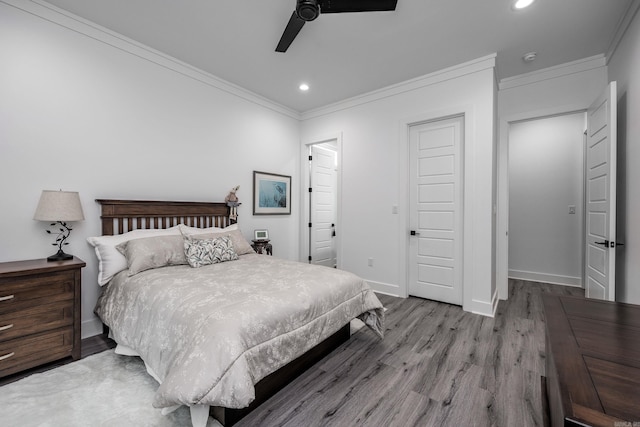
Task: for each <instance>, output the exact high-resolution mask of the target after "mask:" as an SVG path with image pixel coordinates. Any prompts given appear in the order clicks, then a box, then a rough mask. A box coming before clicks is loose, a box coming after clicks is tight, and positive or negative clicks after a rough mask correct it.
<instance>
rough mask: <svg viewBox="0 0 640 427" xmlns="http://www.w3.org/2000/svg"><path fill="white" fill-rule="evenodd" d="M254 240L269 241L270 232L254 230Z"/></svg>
mask: <svg viewBox="0 0 640 427" xmlns="http://www.w3.org/2000/svg"><path fill="white" fill-rule="evenodd" d="M253 236H254V237H253V238H254V240H269V230H253Z"/></svg>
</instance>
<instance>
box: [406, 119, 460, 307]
mask: <svg viewBox="0 0 640 427" xmlns="http://www.w3.org/2000/svg"><path fill="white" fill-rule="evenodd" d="M463 129H464V118H463V117H462V116H458V117H454V118H446V119H442V120H437V121H430V122H426V123H421V124H416V125H412V126H411V127H410V129H409V150H410V154H409V163H410V166H409V168H410V171H409V173H410V182H409V184H410V187H409V193H410V195H409V207H410V213H409V216H410V219H409V223H410V227H411V230H412V233H413V232H415V233H416V235H415V236H412V237H411V238H410V243H409V294H411V295H415V296H418V297H422V298H428V299H432V300H436V301H442V302H447V303H451V304H457V305H462V296H463V295H462V286H463V284H462V272H463V141H464V139H463Z"/></svg>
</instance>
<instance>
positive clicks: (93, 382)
mask: <svg viewBox="0 0 640 427" xmlns="http://www.w3.org/2000/svg"><path fill="white" fill-rule="evenodd" d="M157 387H158V383H157V382H156V381H155V380H154V379H153V378H151V376H149V375H148V374H147V372H146V370H145V368H144V364H143V363H142V361H141V360H140V358H138V357H128V356H119V355H117V354H115V353H114V352H113V350H109V351H105V352H102V353H99V354H96V355H94V356H89V357H87V358H85V359H82V360H79V361H77V362H73V363H70V364H68V365H64V366H61V367H59V368H56V369H53V370H51V371H47V372H44V373H40V374H34V375H31V376H29V377H27V378H24V379H22V380H20V381H17V382H15V383H11V384H7V385H5V386H2V387H0V425H1V426H2V427H14V426H15V427H31V426H39V427H40V426H42V427H76V426H77V427H88V426H91V427H94V426H114V427H115V426H118V427H120V426H122V427H128V426H131V427H134V426H135V427H146V426H148V427H151V426H153V427H178V426H179V427H185V426H191V417H190V414H189V410H188V409H187V408H186V407H181V408H180V409H178V410H177V411H175V412H173V413H171V414H169V415H167V416H163V415H162V414H161V413H160V409H156V408H154V407H153V406H152V402H153V395H154V393H155V390H156V389H157ZM207 426H208V427H215V426H220V424H219V423H218V422H217V421H215V420H214V419H213V418H209V423H208V424H207Z"/></svg>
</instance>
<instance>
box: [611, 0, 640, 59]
mask: <svg viewBox="0 0 640 427" xmlns="http://www.w3.org/2000/svg"><path fill="white" fill-rule="evenodd" d="M638 9H640V1H637V0H634V1H632V2H631V3H630V4H629V7H628V8H627V11H626V12H625V13H624V15H622V18H620V22H618V25H617V27H616V32H615V34H614V35H613V39H611V43H610V44H609V48H608V49H607V55H606V57H607V64H609V61H611V58H612V57H613V55H614V54H615V53H616V50H617V49H618V46H619V45H620V42H621V41H622V38H623V37H624V34H625V33H626V32H627V29H628V28H629V26H630V25H631V22H633V18H635V16H636V14H637V13H638Z"/></svg>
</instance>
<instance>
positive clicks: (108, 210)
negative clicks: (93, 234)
mask: <svg viewBox="0 0 640 427" xmlns="http://www.w3.org/2000/svg"><path fill="white" fill-rule="evenodd" d="M96 202H98V203H100V205H102V213H101V215H100V218H101V220H102V235H104V236H112V235H114V234H122V233H126V232H127V231H131V230H139V229H161V228H169V227H173V226H174V225H178V224H185V225H188V226H190V227H198V228H207V227H226V226H228V225H231V224H232V223H233V222H235V221H232V220H230V219H229V214H230V208H229V206H227V204H226V203H224V202H172V201H159V200H106V199H97V200H96Z"/></svg>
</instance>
